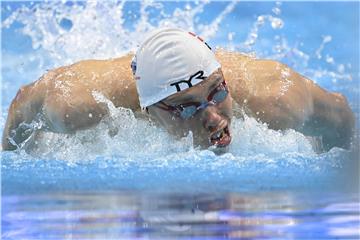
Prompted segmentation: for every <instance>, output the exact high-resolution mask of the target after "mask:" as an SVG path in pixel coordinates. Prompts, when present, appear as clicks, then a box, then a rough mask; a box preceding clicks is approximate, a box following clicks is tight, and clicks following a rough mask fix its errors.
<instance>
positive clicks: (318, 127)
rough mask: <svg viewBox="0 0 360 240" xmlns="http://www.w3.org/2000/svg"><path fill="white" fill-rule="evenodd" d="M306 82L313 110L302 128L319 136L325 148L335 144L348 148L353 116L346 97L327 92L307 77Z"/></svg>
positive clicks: (353, 121) (353, 123) (352, 128)
mask: <svg viewBox="0 0 360 240" xmlns="http://www.w3.org/2000/svg"><path fill="white" fill-rule="evenodd" d="M306 83H307V88H308V91H309V92H310V93H311V96H312V104H313V110H312V113H311V114H310V116H309V118H308V120H307V121H306V122H305V124H304V127H303V129H302V130H303V131H304V132H305V133H309V135H318V136H321V137H322V140H323V145H324V148H325V149H327V150H328V149H330V148H332V147H335V146H336V147H341V148H349V147H350V145H351V140H352V137H353V134H354V125H355V118H354V114H353V112H352V111H351V108H350V107H349V104H348V102H347V100H346V98H345V97H344V96H343V95H341V94H339V93H330V92H327V91H326V90H324V89H322V88H321V87H319V86H318V85H317V84H315V83H314V82H312V81H309V80H307V79H306ZM310 133H312V134H310Z"/></svg>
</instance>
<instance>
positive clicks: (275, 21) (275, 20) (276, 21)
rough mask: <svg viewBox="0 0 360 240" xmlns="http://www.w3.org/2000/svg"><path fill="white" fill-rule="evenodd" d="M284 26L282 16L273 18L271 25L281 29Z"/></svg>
mask: <svg viewBox="0 0 360 240" xmlns="http://www.w3.org/2000/svg"><path fill="white" fill-rule="evenodd" d="M283 26H284V22H283V21H282V20H281V19H280V18H272V19H271V27H272V28H273V29H281V28H283Z"/></svg>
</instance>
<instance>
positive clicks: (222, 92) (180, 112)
mask: <svg viewBox="0 0 360 240" xmlns="http://www.w3.org/2000/svg"><path fill="white" fill-rule="evenodd" d="M228 94H229V90H228V88H227V86H226V83H225V81H223V82H222V83H220V84H219V85H218V86H217V87H216V88H215V89H214V90H213V91H211V93H210V94H209V96H208V97H207V101H205V102H202V103H200V102H188V103H183V104H179V105H176V106H170V105H167V104H166V103H164V102H163V101H160V102H159V103H161V105H158V106H157V107H159V108H161V109H163V110H165V111H168V112H172V113H173V114H175V115H176V116H178V117H180V118H182V119H185V120H186V119H190V118H191V117H193V116H194V115H195V114H196V113H197V112H198V111H200V110H202V109H205V108H207V107H208V106H210V105H215V104H217V103H221V102H223V101H224V100H225V98H226V97H227V95H228Z"/></svg>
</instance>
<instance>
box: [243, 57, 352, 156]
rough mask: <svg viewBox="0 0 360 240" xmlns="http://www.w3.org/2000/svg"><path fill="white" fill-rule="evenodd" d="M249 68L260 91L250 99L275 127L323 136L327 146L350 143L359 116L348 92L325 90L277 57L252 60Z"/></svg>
mask: <svg viewBox="0 0 360 240" xmlns="http://www.w3.org/2000/svg"><path fill="white" fill-rule="evenodd" d="M247 71H248V73H249V75H250V76H253V77H252V78H251V82H254V83H256V84H254V85H253V86H255V87H256V93H257V95H256V96H255V97H253V98H250V100H251V101H249V102H248V104H249V106H250V109H251V110H253V112H254V113H256V115H255V117H256V118H258V119H259V120H261V121H263V122H265V123H267V124H268V126H269V127H270V128H272V129H276V130H279V129H280V130H285V129H295V130H297V131H299V132H301V133H303V134H304V135H307V136H316V137H321V138H322V142H323V145H324V148H325V150H329V149H330V148H332V147H335V146H336V147H342V148H349V147H350V143H351V140H352V136H353V131H354V122H355V120H354V114H353V113H352V111H351V109H350V107H349V105H348V103H347V101H346V98H345V97H344V96H342V95H341V94H338V93H330V92H327V91H325V90H324V89H322V88H321V87H320V86H318V85H316V84H315V83H314V82H313V81H311V80H309V79H307V78H306V77H304V76H302V75H300V74H299V73H297V72H296V71H294V70H292V69H291V68H289V67H288V66H286V65H285V64H282V63H280V62H277V61H272V60H256V61H252V62H250V63H249V64H247Z"/></svg>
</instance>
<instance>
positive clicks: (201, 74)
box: [170, 71, 206, 92]
mask: <svg viewBox="0 0 360 240" xmlns="http://www.w3.org/2000/svg"><path fill="white" fill-rule="evenodd" d="M205 78H206V77H205V76H204V71H198V72H196V73H195V74H194V75H191V76H190V78H189V80H181V81H178V82H175V83H172V84H170V86H175V87H176V91H178V92H180V91H181V88H180V84H181V83H186V84H187V85H188V87H187V88H191V87H192V86H193V84H192V83H191V81H192V80H193V79H200V80H204V79H205ZM184 89H185V88H184Z"/></svg>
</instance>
